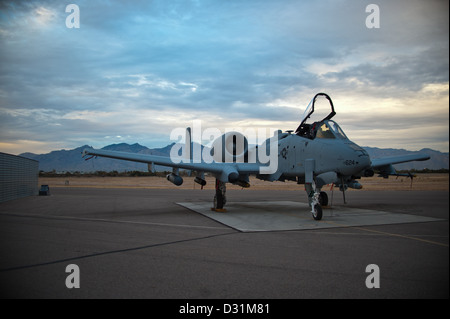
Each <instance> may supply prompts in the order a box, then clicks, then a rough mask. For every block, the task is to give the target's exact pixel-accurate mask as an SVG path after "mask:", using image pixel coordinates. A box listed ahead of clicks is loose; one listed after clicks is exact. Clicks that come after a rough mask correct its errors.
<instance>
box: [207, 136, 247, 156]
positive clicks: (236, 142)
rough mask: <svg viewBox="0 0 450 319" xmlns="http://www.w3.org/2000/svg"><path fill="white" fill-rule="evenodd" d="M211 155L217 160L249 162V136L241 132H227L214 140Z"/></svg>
mask: <svg viewBox="0 0 450 319" xmlns="http://www.w3.org/2000/svg"><path fill="white" fill-rule="evenodd" d="M211 155H212V157H213V158H214V161H216V162H222V163H247V162H248V141H247V138H246V137H245V136H244V135H243V134H241V133H239V132H228V133H225V134H223V135H222V136H221V137H219V138H218V139H216V140H215V141H214V142H213V145H212V150H211Z"/></svg>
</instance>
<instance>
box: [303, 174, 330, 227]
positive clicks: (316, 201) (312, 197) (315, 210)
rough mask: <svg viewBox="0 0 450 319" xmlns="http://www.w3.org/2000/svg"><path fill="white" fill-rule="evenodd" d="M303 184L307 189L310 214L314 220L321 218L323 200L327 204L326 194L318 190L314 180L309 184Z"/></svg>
mask: <svg viewBox="0 0 450 319" xmlns="http://www.w3.org/2000/svg"><path fill="white" fill-rule="evenodd" d="M305 186H306V187H307V190H309V204H310V207H311V215H312V217H313V218H314V220H321V219H322V204H323V203H325V202H326V204H328V196H327V194H326V193H325V192H319V190H318V189H317V187H316V183H315V182H314V181H313V182H312V183H311V184H306V185H305ZM324 194H325V195H324Z"/></svg>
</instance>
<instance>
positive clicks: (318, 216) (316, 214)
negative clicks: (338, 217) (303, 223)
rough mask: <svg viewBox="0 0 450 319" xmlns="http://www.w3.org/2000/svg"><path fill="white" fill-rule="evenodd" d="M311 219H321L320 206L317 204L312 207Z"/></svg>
mask: <svg viewBox="0 0 450 319" xmlns="http://www.w3.org/2000/svg"><path fill="white" fill-rule="evenodd" d="M312 217H313V218H314V219H315V220H321V219H322V206H320V205H319V204H316V205H314V213H312Z"/></svg>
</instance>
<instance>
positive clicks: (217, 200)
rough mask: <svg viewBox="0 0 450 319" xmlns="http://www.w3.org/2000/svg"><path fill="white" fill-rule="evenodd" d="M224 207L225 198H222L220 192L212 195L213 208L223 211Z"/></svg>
mask: <svg viewBox="0 0 450 319" xmlns="http://www.w3.org/2000/svg"><path fill="white" fill-rule="evenodd" d="M224 205H225V196H223V195H222V194H221V193H220V192H218V193H217V194H216V195H214V208H215V209H223V206H224Z"/></svg>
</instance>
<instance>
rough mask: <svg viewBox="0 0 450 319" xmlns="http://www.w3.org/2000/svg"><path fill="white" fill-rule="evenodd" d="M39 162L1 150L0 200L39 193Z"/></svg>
mask: <svg viewBox="0 0 450 319" xmlns="http://www.w3.org/2000/svg"><path fill="white" fill-rule="evenodd" d="M38 175H39V162H38V161H35V160H32V159H28V158H25V157H21V156H16V155H11V154H6V153H1V152H0V202H4V201H7V200H11V199H16V198H21V197H25V196H32V195H37V194H38Z"/></svg>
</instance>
